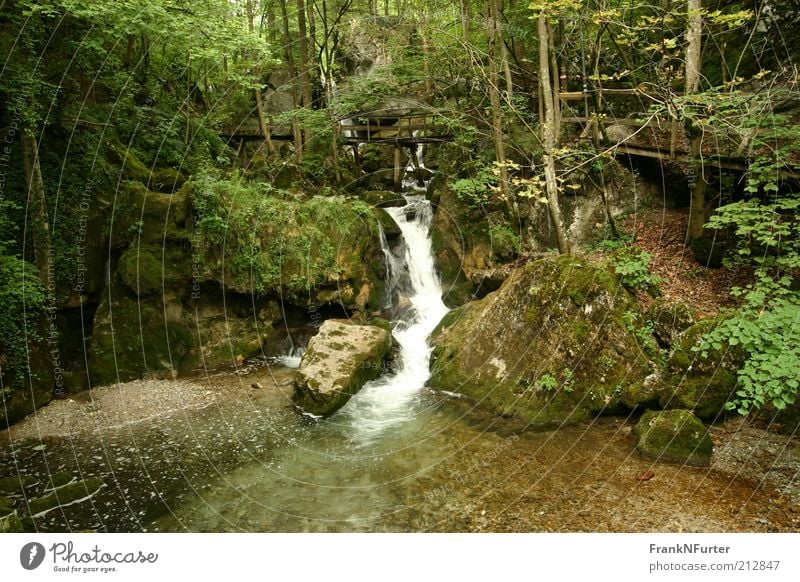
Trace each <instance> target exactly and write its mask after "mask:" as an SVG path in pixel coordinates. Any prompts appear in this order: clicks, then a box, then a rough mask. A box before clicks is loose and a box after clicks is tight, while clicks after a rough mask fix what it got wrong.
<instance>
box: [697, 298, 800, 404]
mask: <svg viewBox="0 0 800 582" xmlns="http://www.w3.org/2000/svg"><path fill="white" fill-rule="evenodd" d="M797 299H798V298H797V297H795V298H793V299H792V300H790V299H785V298H781V299H778V300H776V301H775V302H773V303H772V304H771V305H770V306H769V307H768V308H767V309H758V308H754V307H752V306H751V307H745V308H743V309H741V310H739V311H737V312H735V315H734V316H733V317H731V318H730V319H726V320H725V321H723V322H722V323H721V324H720V325H719V326H717V327H716V328H715V329H713V330H712V331H711V332H710V333H709V334H708V335H706V336H705V337H704V338H703V340H702V341H701V343H700V345H699V346H698V347H697V348H696V349H697V350H698V351H700V355H701V356H702V357H707V356H708V352H709V350H710V349H712V348H713V349H716V350H719V349H722V347H723V344H725V343H727V345H729V346H734V347H736V346H738V347H741V348H742V349H743V350H744V351H745V352H746V353H747V354H749V355H748V357H747V358H746V359H745V361H744V364H743V365H742V367H741V368H740V369H739V370H738V374H737V376H738V380H739V385H738V390H737V391H736V396H735V398H734V399H732V400H731V401H730V402H728V403H727V404H726V407H727V408H728V410H736V411H737V412H739V413H740V414H742V415H745V414H747V413H748V412H750V411H751V410H753V409H758V408H761V407H762V406H764V405H765V404H771V405H772V406H774V407H775V408H777V409H778V410H783V409H784V408H786V406H787V405H791V404H794V402H795V400H796V397H797V389H798V386H800V376H798V371H799V370H800V301H797Z"/></svg>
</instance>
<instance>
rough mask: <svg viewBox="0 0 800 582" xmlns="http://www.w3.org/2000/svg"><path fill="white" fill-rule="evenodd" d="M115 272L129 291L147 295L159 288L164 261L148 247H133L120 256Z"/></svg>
mask: <svg viewBox="0 0 800 582" xmlns="http://www.w3.org/2000/svg"><path fill="white" fill-rule="evenodd" d="M117 272H118V273H119V275H120V278H121V279H122V282H123V283H125V285H126V286H127V287H128V288H129V289H130V290H131V291H133V292H134V293H136V294H137V295H139V296H142V295H148V294H150V293H153V292H155V291H160V290H161V285H162V281H163V276H164V263H162V262H161V261H159V260H158V259H156V258H155V256H154V255H153V253H152V252H151V251H150V250H149V249H143V248H141V247H133V248H130V249H128V250H127V251H125V252H124V253H123V254H122V256H121V257H120V259H119V263H118V265H117Z"/></svg>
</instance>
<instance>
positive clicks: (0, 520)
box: [0, 511, 26, 533]
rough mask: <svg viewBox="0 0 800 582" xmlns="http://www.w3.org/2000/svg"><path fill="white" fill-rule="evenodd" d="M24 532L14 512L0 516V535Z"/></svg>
mask: <svg viewBox="0 0 800 582" xmlns="http://www.w3.org/2000/svg"><path fill="white" fill-rule="evenodd" d="M24 531H26V530H25V529H24V526H23V524H22V521H20V519H19V516H18V515H17V512H16V511H12V512H11V513H9V514H7V515H4V516H0V533H22V532H24Z"/></svg>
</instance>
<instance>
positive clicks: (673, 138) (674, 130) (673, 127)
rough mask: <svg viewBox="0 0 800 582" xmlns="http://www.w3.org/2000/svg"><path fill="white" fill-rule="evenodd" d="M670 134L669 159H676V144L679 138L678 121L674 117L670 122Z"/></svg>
mask: <svg viewBox="0 0 800 582" xmlns="http://www.w3.org/2000/svg"><path fill="white" fill-rule="evenodd" d="M669 130H670V135H669V159H670V160H674V159H675V144H676V142H677V140H678V122H677V121H676V120H675V119H673V120H672V122H671V123H670V128H669Z"/></svg>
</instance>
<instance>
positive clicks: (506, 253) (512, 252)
mask: <svg viewBox="0 0 800 582" xmlns="http://www.w3.org/2000/svg"><path fill="white" fill-rule="evenodd" d="M489 238H490V239H491V242H492V248H493V249H494V252H495V255H497V256H499V257H500V258H502V259H512V258H514V257H516V256H517V255H519V253H520V251H521V250H522V239H521V238H520V236H519V235H518V234H517V233H516V232H514V229H513V228H512V227H511V225H510V224H509V223H508V222H507V221H504V222H502V223H497V222H495V221H492V222H491V224H490V226H489Z"/></svg>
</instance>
